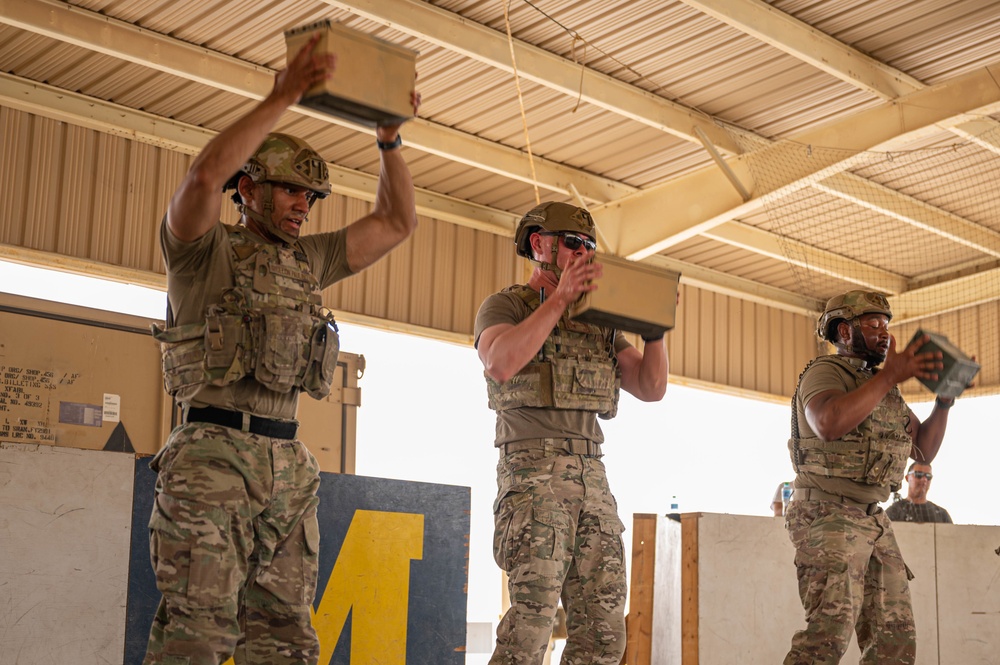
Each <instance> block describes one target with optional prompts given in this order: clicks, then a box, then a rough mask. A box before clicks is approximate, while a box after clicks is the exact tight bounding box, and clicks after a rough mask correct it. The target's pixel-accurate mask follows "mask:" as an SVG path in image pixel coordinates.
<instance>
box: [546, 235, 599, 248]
mask: <svg viewBox="0 0 1000 665" xmlns="http://www.w3.org/2000/svg"><path fill="white" fill-rule="evenodd" d="M539 235H543V236H558V237H560V238H562V242H563V244H564V245H566V249H568V250H569V251H571V252H575V251H576V250H578V249H580V248H581V247H583V248H584V249H586V250H587V251H588V252H593V251H594V250H595V249H597V241H595V240H591V239H590V238H588V237H587V236H581V235H577V234H575V233H569V232H568V231H554V232H545V233H540V234H539Z"/></svg>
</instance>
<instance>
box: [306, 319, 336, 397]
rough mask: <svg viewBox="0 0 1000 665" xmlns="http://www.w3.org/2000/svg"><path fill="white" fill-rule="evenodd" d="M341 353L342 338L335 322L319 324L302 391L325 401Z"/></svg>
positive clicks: (312, 340)
mask: <svg viewBox="0 0 1000 665" xmlns="http://www.w3.org/2000/svg"><path fill="white" fill-rule="evenodd" d="M339 353H340V337H339V336H338V335H337V326H336V324H335V323H334V322H333V321H319V322H317V323H316V325H315V326H314V327H313V332H312V336H311V339H310V342H309V362H308V364H307V365H306V371H305V376H303V377H302V389H303V390H305V391H306V392H307V393H309V396H310V397H313V398H315V399H323V398H324V397H326V396H327V395H329V394H330V387H331V386H332V385H333V373H334V372H335V371H336V370H337V355H338V354H339Z"/></svg>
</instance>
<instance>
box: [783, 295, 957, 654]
mask: <svg viewBox="0 0 1000 665" xmlns="http://www.w3.org/2000/svg"><path fill="white" fill-rule="evenodd" d="M890 319H892V312H891V311H890V309H889V303H888V301H887V300H886V299H885V297H884V296H882V295H881V294H878V293H870V292H865V291H851V292H849V293H845V294H843V295H840V296H837V297H835V298H832V299H831V300H830V301H829V302H828V303H827V305H826V309H825V310H824V312H823V314H822V315H821V316H820V318H819V322H818V325H817V330H816V332H817V334H818V335H819V336H820V337H821V338H822V339H825V340H827V341H829V342H831V343H833V344H834V345H835V346H836V348H837V353H836V354H835V355H828V356H821V357H819V358H817V359H815V360H813V361H812V362H810V363H809V365H807V366H806V369H805V370H804V371H803V372H802V376H801V377H800V378H799V385H798V387H797V388H796V391H795V397H794V398H793V400H792V437H791V439H790V441H789V444H788V445H789V451H790V453H791V458H792V466H793V467H794V469H795V473H796V476H795V482H794V492H793V494H792V501H791V503H790V504H789V506H788V510H787V513H786V518H785V520H786V521H785V526H786V528H787V529H788V535H789V537H790V538H791V541H792V544H793V545H794V546H795V566H796V569H797V572H798V580H799V596H800V597H801V599H802V605H803V607H804V608H805V610H806V628H805V629H804V630H800V631H798V632H797V633H796V634H795V636H794V637H793V638H792V648H791V650H790V651H789V653H788V655H787V656H786V657H785V661H784V662H785V664H786V665H790V664H793V663H794V664H802V665H805V664H810V665H811V664H813V663H838V662H840V658H841V657H842V656H843V655H844V652H845V651H846V650H847V647H848V645H849V644H850V640H851V631H852V630H854V631H856V632H857V636H858V644H859V646H860V647H861V653H862V657H861V662H862V663H871V664H874V663H880V664H885V663H893V664H896V663H913V662H914V659H915V657H916V641H915V636H916V633H915V631H914V625H913V611H912V607H911V603H910V590H909V583H908V576H909V570H908V569H907V568H906V566H905V564H904V563H903V559H902V556H901V555H900V552H899V547H898V545H897V544H896V537H895V535H894V534H893V531H892V524H891V522H890V521H889V519H888V517H886V515H885V512H884V511H883V510H882V509H881V508H880V507H879V505H878V504H879V502H881V501H885V500H886V499H888V498H889V493H890V492H893V491H896V490H898V489H899V487H900V485H901V483H902V479H903V471H904V469H905V468H906V460H907V457H908V456H909V457H912V458H913V459H915V460H918V461H922V462H926V463H930V462H931V460H933V459H934V456H935V455H936V454H937V451H938V448H939V447H940V446H941V440H942V438H943V437H944V432H945V426H946V425H947V422H948V409H949V408H950V407H951V405H952V403H953V402H954V399H953V398H952V399H947V400H945V399H942V398H938V399H937V400H936V405H935V408H934V410H933V412H932V413H931V415H930V417H928V418H927V420H925V421H924V422H920V420H918V419H917V417H916V416H915V415H913V412H912V411H910V409H909V407H907V405H906V403H905V402H904V401H903V398H902V395H900V392H899V388H898V387H897V385H898V384H899V383H901V382H903V381H905V380H906V379H909V378H911V377H917V378H925V379H936V378H937V374H936V371H937V370H939V369H941V368H942V363H941V360H940V359H941V353H940V352H934V353H918V352H917V351H918V349H920V347H921V346H922V345H923V344H924V343H926V342H927V341H928V340H929V339H930V338H929V336H926V335H925V336H923V337H922V338H919V339H916V340H914V341H913V342H911V343H910V344H909V345H908V346H907V347H906V348H905V349H904V350H903V351H902V352H900V353H897V352H896V340H895V338H894V337H893V336H892V335H890V334H889V321H890ZM880 364H881V369H879V367H878V366H879V365H880Z"/></svg>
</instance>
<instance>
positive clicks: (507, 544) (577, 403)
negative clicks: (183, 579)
mask: <svg viewBox="0 0 1000 665" xmlns="http://www.w3.org/2000/svg"><path fill="white" fill-rule="evenodd" d="M594 236H595V228H594V220H593V219H592V218H591V216H590V213H588V212H587V211H586V210H584V209H582V208H578V207H576V206H572V205H569V204H566V203H543V204H542V205H539V206H537V207H535V208H533V209H531V210H530V211H528V213H527V214H526V215H525V216H524V218H523V219H522V220H521V222H520V224H519V226H518V229H517V233H516V238H515V243H516V246H517V253H518V255H520V256H523V257H525V258H527V259H530V260H531V261H532V262H533V263H534V264H535V267H534V270H533V272H532V273H531V277H530V278H529V280H528V283H527V284H523V285H515V286H511V287H508V288H506V289H504V290H503V291H501V292H499V293H496V294H494V295H491V296H490V297H488V298H487V299H486V301H485V302H483V304H482V306H481V307H480V308H479V313H478V315H477V316H476V326H475V340H476V348H477V349H478V351H479V358H480V359H481V360H482V362H483V365H484V367H485V368H486V371H485V374H486V383H487V391H488V395H489V405H490V408H492V409H494V410H495V411H496V412H497V425H496V439H495V445H496V447H497V448H498V449H499V457H500V461H499V464H498V466H497V485H498V494H497V499H496V503H495V504H494V513H495V515H494V519H495V525H496V530H495V533H494V541H493V552H494V557H495V558H496V561H497V564H498V565H499V566H500V567H501V568H502V569H503V570H504V571H506V572H507V574H508V576H509V589H510V602H511V606H510V609H509V610H508V611H507V613H506V614H505V615H504V617H503V619H502V621H501V622H500V626H499V628H497V643H496V650H495V651H494V653H493V657H492V659H491V660H490V663H491V665H498V664H501V663H502V664H504V665H512V664H514V663H517V664H518V665H529V664H539V663H541V662H542V660H543V657H544V655H545V650H546V647H547V645H548V643H549V635H550V634H551V632H552V627H553V622H554V619H555V616H556V608H557V605H558V604H559V600H560V598H561V599H562V603H563V607H565V609H566V621H567V633H568V637H567V639H566V647H565V650H564V652H563V662H564V663H600V664H606V665H612V664H613V665H618V663H619V662H620V661H621V658H622V654H623V653H624V651H625V591H626V578H625V561H624V557H623V550H622V532H623V531H624V528H625V527H624V525H623V524H622V522H621V520H620V519H619V517H618V506H617V504H616V502H615V498H614V496H612V494H611V490H610V489H609V488H608V481H607V477H606V475H605V470H604V463H603V462H602V461H601V457H602V456H603V445H602V444H603V443H604V435H603V433H602V432H601V428H600V425H598V422H597V420H598V418H605V419H606V418H612V417H614V415H615V413H616V411H617V408H618V393H619V388H624V389H625V390H627V391H628V392H630V393H631V394H633V395H634V396H636V397H638V398H639V399H641V400H643V401H649V402H652V401H658V400H660V399H661V398H662V397H663V395H664V393H665V391H666V387H667V354H666V347H665V344H664V341H663V338H662V336H661V337H659V338H656V339H648V340H645V344H644V348H643V351H642V352H640V351H638V350H637V349H636V348H635V347H633V346H632V345H631V344H629V343H628V341H626V340H625V338H624V337H623V336H622V334H621V333H620V332H616V331H614V330H611V329H607V328H601V327H597V326H592V325H588V324H583V323H577V322H574V321H572V320H570V319H569V317H568V315H567V308H568V307H569V305H570V304H571V303H573V302H574V301H575V300H576V299H577V298H579V297H580V295H581V294H583V293H586V292H588V291H593V290H594V289H598V288H600V277H601V266H600V264H598V263H593V262H592V261H591V260H592V259H593V256H594V250H595V247H596V245H595V243H594Z"/></svg>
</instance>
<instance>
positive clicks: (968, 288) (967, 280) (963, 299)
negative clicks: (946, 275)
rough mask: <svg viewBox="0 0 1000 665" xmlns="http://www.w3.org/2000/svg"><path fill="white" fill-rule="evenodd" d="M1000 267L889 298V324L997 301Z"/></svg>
mask: <svg viewBox="0 0 1000 665" xmlns="http://www.w3.org/2000/svg"><path fill="white" fill-rule="evenodd" d="M998 280H1000V268H992V269H989V270H984V271H982V272H978V273H976V274H973V275H967V276H965V277H958V278H956V279H952V280H949V281H947V282H941V283H940V284H933V285H931V286H925V287H921V288H918V289H913V290H912V291H907V292H906V293H902V294H900V295H898V296H895V297H890V298H889V303H890V305H891V307H892V312H893V317H892V319H893V323H896V322H897V321H899V322H905V321H913V320H915V319H922V318H926V317H928V316H938V315H940V314H945V313H947V312H953V311H955V310H959V309H965V308H966V307H975V306H976V305H981V304H983V303H987V302H995V301H996V299H997V290H996V285H997V281H998Z"/></svg>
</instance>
